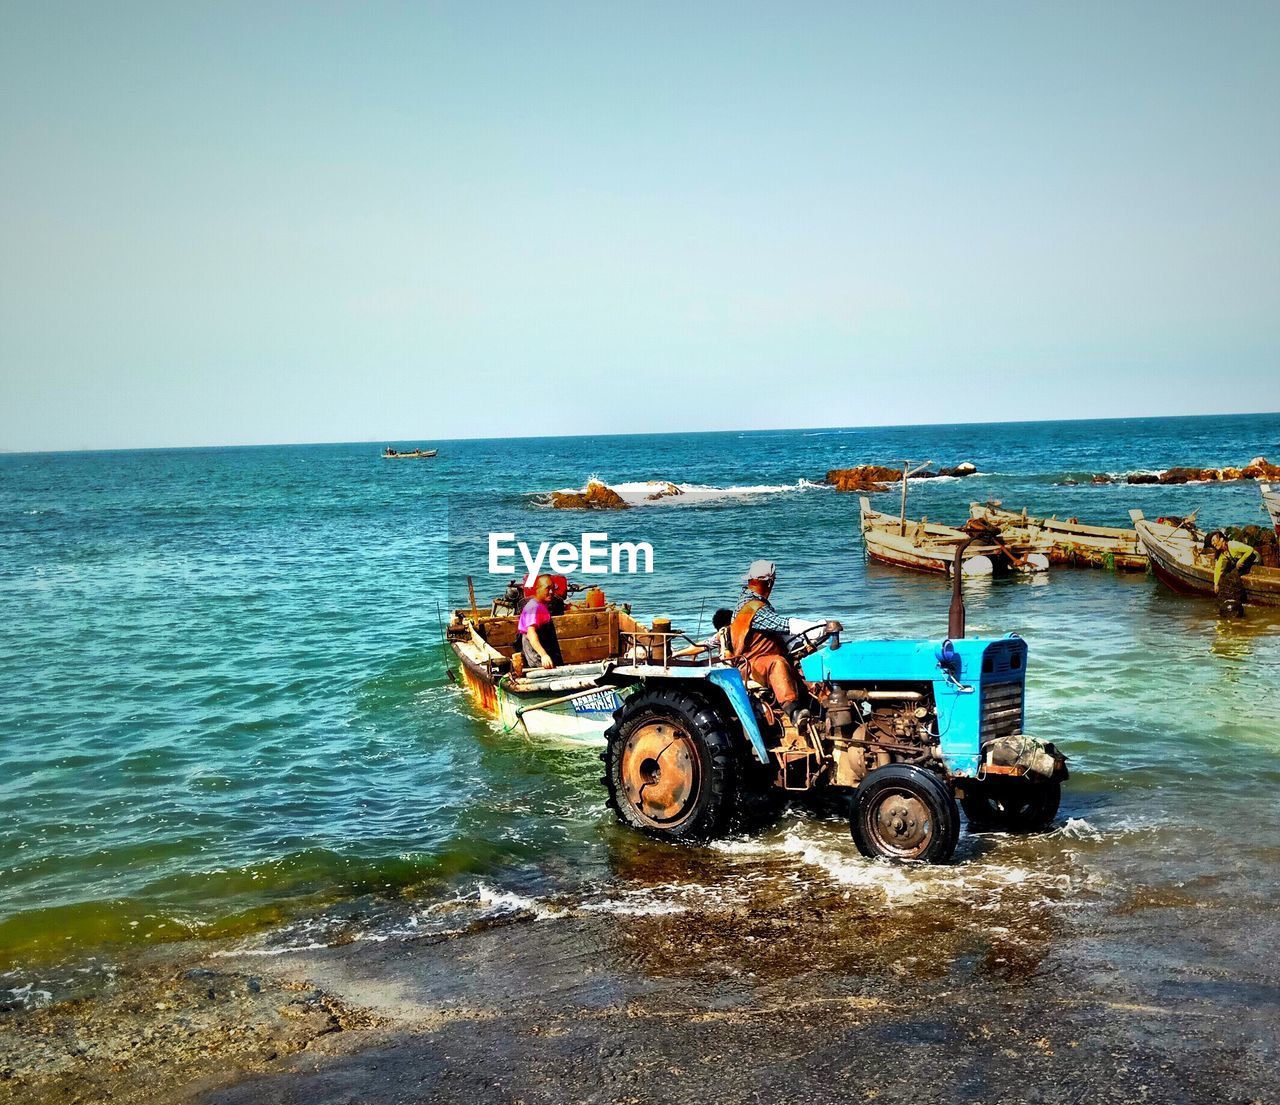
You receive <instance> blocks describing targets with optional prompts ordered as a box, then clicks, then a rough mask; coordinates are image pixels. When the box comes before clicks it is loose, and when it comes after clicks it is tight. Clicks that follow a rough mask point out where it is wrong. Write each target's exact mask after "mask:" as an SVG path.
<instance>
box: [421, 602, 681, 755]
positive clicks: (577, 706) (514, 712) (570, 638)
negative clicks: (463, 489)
mask: <svg viewBox="0 0 1280 1105" xmlns="http://www.w3.org/2000/svg"><path fill="white" fill-rule="evenodd" d="M496 608H497V604H495V609H496ZM517 621H518V619H517V617H516V616H515V615H514V614H499V613H495V612H493V611H487V612H482V611H478V610H455V611H454V614H453V620H452V621H451V622H450V623H449V627H448V631H447V633H446V637H447V639H448V642H449V645H450V647H451V648H452V649H453V653H454V655H455V656H456V657H457V659H458V663H459V667H460V668H461V674H462V684H463V686H465V687H466V688H467V690H468V691H469V692H470V694H471V697H472V699H473V700H474V701H475V703H476V705H477V706H478V707H479V708H480V709H481V710H483V711H484V712H485V713H487V714H489V715H490V716H491V717H493V718H495V719H496V720H497V721H498V722H499V723H500V724H501V725H502V727H503V729H505V730H508V731H512V730H515V731H519V732H521V733H524V734H526V735H528V736H531V737H538V738H545V739H551V740H555V741H557V742H567V743H571V744H584V745H592V746H599V747H603V746H604V743H605V740H604V732H605V730H606V729H607V728H608V727H609V725H610V724H612V722H613V714H614V711H615V710H617V709H618V708H619V707H620V706H621V705H622V702H623V700H624V699H625V698H626V696H627V695H628V694H630V693H631V692H632V690H633V689H634V686H635V683H634V681H631V682H629V683H628V681H626V680H614V679H612V678H611V676H612V673H613V671H614V669H615V668H618V667H624V666H628V665H632V664H634V663H635V662H637V661H640V662H651V661H653V662H656V661H657V660H659V659H662V658H665V657H666V655H667V653H668V651H669V649H670V646H671V642H672V640H673V639H674V638H677V637H679V638H682V639H683V635H682V634H680V633H678V632H671V631H670V627H669V626H663V627H662V628H658V627H657V626H658V623H655V627H652V628H651V627H648V626H645V625H644V624H642V623H641V622H639V621H637V620H636V619H635V618H633V617H631V615H630V613H629V612H628V609H627V608H625V607H618V606H607V607H604V608H601V609H592V610H585V609H577V608H570V609H569V610H568V611H566V613H564V614H560V615H557V616H555V617H553V618H552V621H553V623H554V625H555V629H556V639H557V641H558V642H559V644H560V653H561V657H562V658H563V660H564V663H563V664H562V665H560V666H559V667H555V668H551V669H549V670H543V669H536V670H530V671H525V672H523V673H521V674H519V675H517V674H516V673H515V672H514V671H513V669H512V662H511V656H512V653H513V651H514V650H515V645H516V623H517ZM686 643H687V641H686ZM619 684H621V685H619Z"/></svg>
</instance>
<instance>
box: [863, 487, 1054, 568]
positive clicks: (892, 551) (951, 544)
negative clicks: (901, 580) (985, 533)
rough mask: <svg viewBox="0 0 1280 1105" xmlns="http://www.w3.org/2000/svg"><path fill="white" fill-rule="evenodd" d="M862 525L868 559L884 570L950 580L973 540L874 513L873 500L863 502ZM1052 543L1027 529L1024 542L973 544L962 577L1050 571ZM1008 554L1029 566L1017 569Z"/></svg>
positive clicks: (951, 531)
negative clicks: (884, 566) (960, 551)
mask: <svg viewBox="0 0 1280 1105" xmlns="http://www.w3.org/2000/svg"><path fill="white" fill-rule="evenodd" d="M860 519H861V523H862V541H863V544H864V545H865V546H866V549H867V556H869V557H870V558H871V559H872V560H878V561H879V562H880V563H882V564H892V565H893V566H894V567H897V568H911V569H912V570H914V571H917V572H933V573H935V574H938V575H950V574H951V571H952V566H953V564H954V563H955V553H956V548H957V546H959V545H962V544H964V543H965V542H966V541H969V540H970V535H969V534H967V533H965V531H964V530H960V529H954V528H953V527H951V526H944V525H940V524H939V523H937V522H930V521H929V520H928V519H927V518H921V519H920V520H919V521H915V520H913V519H910V518H907V517H906V516H905V514H903V515H899V516H895V515H892V514H884V513H881V512H880V511H877V510H874V509H872V506H871V500H870V499H869V498H867V496H865V495H863V496H862V498H861V512H860ZM1049 547H1050V542H1049V540H1048V538H1046V537H1044V536H1043V535H1042V534H1040V533H1039V532H1038V531H1037V530H1035V529H1034V528H1029V529H1028V531H1027V533H1026V534H1025V535H1024V536H1023V537H1021V538H1020V539H1010V538H1008V537H1006V538H1005V546H1004V548H1002V547H1001V545H1000V544H998V543H995V542H988V541H981V540H978V541H973V542H972V543H971V544H970V545H969V547H968V548H967V549H965V551H964V553H963V554H962V556H961V562H960V563H961V567H960V571H961V574H962V575H966V576H968V575H974V576H980V575H986V576H989V575H1009V574H1012V573H1015V572H1042V571H1045V570H1047V569H1048V567H1049V558H1048V556H1047V555H1046V554H1047V552H1048V550H1049ZM1005 548H1007V549H1008V551H1009V552H1010V553H1012V554H1013V555H1014V556H1015V557H1018V558H1020V559H1021V560H1023V561H1024V562H1025V563H1024V564H1022V565H1019V564H1015V563H1014V561H1013V560H1011V559H1010V558H1009V556H1008V555H1006V552H1005Z"/></svg>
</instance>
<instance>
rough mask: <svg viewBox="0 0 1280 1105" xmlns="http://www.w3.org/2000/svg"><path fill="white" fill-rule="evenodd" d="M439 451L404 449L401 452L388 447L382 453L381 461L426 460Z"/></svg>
mask: <svg viewBox="0 0 1280 1105" xmlns="http://www.w3.org/2000/svg"><path fill="white" fill-rule="evenodd" d="M439 451H440V450H438V449H405V450H403V451H401V450H398V449H393V448H391V446H390V445H388V446H387V447H386V448H385V449H384V450H383V451H382V459H383V460H428V459H429V458H431V457H434V456H435V455H436V454H437V453H438V452H439Z"/></svg>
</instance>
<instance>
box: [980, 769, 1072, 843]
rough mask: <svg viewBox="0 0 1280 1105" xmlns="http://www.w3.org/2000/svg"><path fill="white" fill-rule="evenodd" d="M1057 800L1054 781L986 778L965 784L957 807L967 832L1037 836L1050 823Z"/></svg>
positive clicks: (1059, 788)
mask: <svg viewBox="0 0 1280 1105" xmlns="http://www.w3.org/2000/svg"><path fill="white" fill-rule="evenodd" d="M1061 800H1062V784H1061V783H1060V782H1059V781H1058V780H1057V779H1001V780H994V779H987V780H985V781H984V782H981V783H970V784H967V785H966V787H965V795H964V799H963V800H962V801H961V806H962V807H963V808H964V815H965V817H967V818H968V819H969V827H970V828H971V829H974V830H977V831H981V830H983V829H986V830H991V831H995V832H1001V833H1039V832H1043V831H1044V830H1045V829H1047V828H1048V827H1049V826H1050V825H1052V824H1053V819H1054V818H1055V817H1056V816H1057V815H1058V803H1059V802H1060V801H1061Z"/></svg>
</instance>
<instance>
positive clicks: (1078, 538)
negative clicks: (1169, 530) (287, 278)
mask: <svg viewBox="0 0 1280 1105" xmlns="http://www.w3.org/2000/svg"><path fill="white" fill-rule="evenodd" d="M969 516H970V517H971V518H980V519H982V520H984V521H987V522H991V523H992V524H993V525H997V526H999V527H1000V531H1001V532H1002V533H1005V534H1006V536H1008V535H1009V534H1020V533H1021V532H1023V531H1026V530H1029V529H1032V528H1035V529H1039V530H1040V531H1041V532H1042V533H1044V534H1045V535H1047V536H1048V537H1049V539H1050V540H1051V541H1052V545H1051V547H1050V550H1049V554H1048V555H1049V560H1050V562H1051V563H1053V564H1070V565H1076V566H1081V567H1090V568H1113V569H1117V570H1120V571H1128V572H1143V571H1146V569H1147V555H1146V553H1144V552H1143V551H1142V546H1141V545H1139V543H1138V534H1137V532H1136V531H1135V530H1131V529H1120V528H1117V527H1113V526H1090V525H1086V524H1085V523H1084V522H1080V521H1077V520H1076V519H1075V518H1067V519H1066V520H1060V519H1058V518H1056V517H1055V518H1034V517H1032V516H1031V515H1030V514H1028V513H1027V510H1026V508H1025V507H1024V508H1023V509H1022V511H1021V512H1015V511H1012V510H1004V509H1003V508H1002V507H1001V504H1000V503H999V502H988V503H970V504H969Z"/></svg>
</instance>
